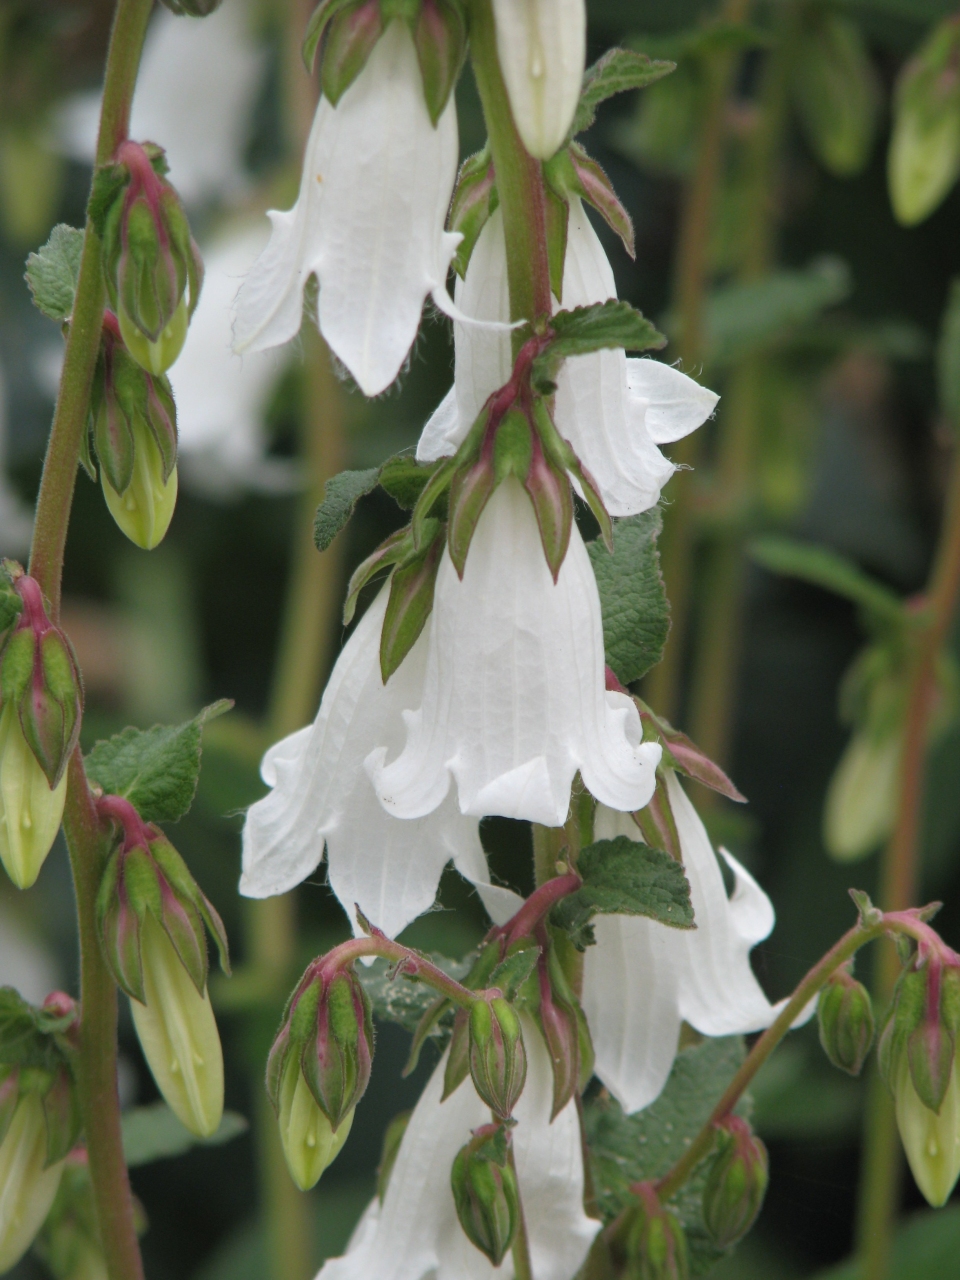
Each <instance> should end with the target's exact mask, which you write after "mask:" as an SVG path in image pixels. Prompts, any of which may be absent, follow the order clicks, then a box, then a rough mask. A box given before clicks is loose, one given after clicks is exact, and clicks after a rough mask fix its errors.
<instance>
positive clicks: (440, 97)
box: [413, 0, 467, 126]
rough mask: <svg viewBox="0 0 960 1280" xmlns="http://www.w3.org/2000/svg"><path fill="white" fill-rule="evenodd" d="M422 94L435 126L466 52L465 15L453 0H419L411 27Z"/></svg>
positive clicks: (453, 85) (448, 97) (458, 73)
mask: <svg viewBox="0 0 960 1280" xmlns="http://www.w3.org/2000/svg"><path fill="white" fill-rule="evenodd" d="M413 43H414V45H415V46H416V50H417V61H418V62H419V64H420V76H421V79H422V81H423V96H424V98H425V100H426V104H427V114H428V115H429V116H430V122H431V124H433V125H434V126H436V124H437V121H438V120H439V119H440V116H441V115H442V114H443V110H444V108H445V107H446V105H447V103H448V102H449V100H450V95H451V93H453V90H454V87H455V85H456V83H457V79H458V78H459V75H460V70H461V68H462V67H463V60H464V58H465V57H466V53H467V21H466V16H465V15H464V12H463V10H462V8H461V6H460V4H459V3H457V2H456V0H423V3H422V4H421V6H420V14H419V17H418V19H417V22H416V25H415V26H414V28H413Z"/></svg>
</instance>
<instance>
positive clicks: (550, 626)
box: [367, 478, 660, 826]
mask: <svg viewBox="0 0 960 1280" xmlns="http://www.w3.org/2000/svg"><path fill="white" fill-rule="evenodd" d="M408 706H410V707H411V708H412V709H411V710H408V711H406V712H405V716H404V718H405V720H406V724H407V738H406V744H405V746H404V749H403V751H402V752H401V753H400V754H399V756H398V757H397V758H396V759H394V760H392V762H390V763H387V761H388V759H389V757H390V751H389V749H388V748H386V747H383V746H381V747H380V748H378V749H377V750H376V751H373V752H372V753H371V755H370V756H369V758H368V761H367V765H368V768H369V770H370V774H371V776H372V777H373V779H374V782H375V784H376V788H377V794H378V795H379V797H380V800H381V802H382V804H383V805H384V807H385V808H386V809H387V810H388V811H389V812H390V813H393V814H395V815H396V816H398V817H403V818H417V817H422V816H423V815H425V814H428V813H432V812H433V811H434V810H435V809H436V808H437V807H438V806H439V805H440V804H441V803H443V802H444V800H445V798H446V797H447V794H448V791H449V788H450V783H451V780H454V779H455V780H456V785H457V791H458V794H459V802H460V810H461V812H463V813H469V814H474V815H476V816H477V817H480V816H483V815H485V814H500V815H502V816H504V817H508V818H526V819H529V820H530V821H532V822H543V823H545V824H547V825H548V826H561V825H562V824H563V822H564V821H565V820H566V816H567V809H568V806H569V802H570V785H571V783H572V781H573V777H574V774H575V773H576V772H577V770H578V769H579V770H580V773H581V774H582V776H583V780H584V783H585V784H586V786H587V787H588V788H589V790H590V791H591V792H592V794H593V795H595V796H596V797H597V799H598V800H600V801H601V802H602V803H603V804H607V805H609V806H610V807H611V808H615V809H621V810H633V809H637V808H642V806H643V805H645V804H647V802H648V801H649V799H650V796H651V795H652V793H653V787H654V780H655V770H656V766H657V764H658V762H659V760H660V747H659V746H658V745H655V744H651V743H646V744H645V743H642V742H641V729H640V719H639V715H638V713H637V710H636V707H635V705H634V703H633V702H632V701H631V699H629V698H628V697H626V696H625V695H623V694H619V693H608V692H606V690H605V687H604V654H603V629H602V625H601V619H600V598H599V595H598V593H597V585H596V581H595V580H594V576H593V570H592V568H591V565H590V559H589V557H588V556H587V553H586V549H585V547H584V545H583V540H582V539H581V537H580V535H579V533H578V531H577V529H576V527H575V526H574V529H573V531H572V535H571V539H570V548H569V550H568V552H567V556H566V559H565V560H564V562H563V565H562V566H561V569H560V573H559V576H558V578H557V581H556V583H554V581H553V578H552V577H551V574H550V570H549V569H548V568H547V564H546V561H545V559H544V556H543V550H542V547H541V545H540V534H539V530H538V528H537V523H536V519H535V516H534V513H533V508H532V506H531V504H530V501H529V499H528V498H527V496H526V494H525V493H524V491H523V490H522V489H521V487H520V485H519V483H518V482H517V481H516V480H515V479H513V478H509V479H507V480H505V481H504V482H503V483H502V484H501V485H500V486H499V487H498V488H497V489H496V490H495V492H494V494H493V496H492V497H491V498H490V501H489V502H488V504H487V506H486V508H485V509H484V512H483V514H482V515H481V517H480V520H479V523H478V525H477V530H476V533H475V534H474V538H473V542H472V544H471V547H470V554H469V555H468V556H467V562H466V568H465V571H464V575H463V580H462V581H461V580H460V579H459V578H458V576H457V572H456V569H455V568H454V566H453V564H452V562H451V560H450V557H449V555H448V554H447V553H446V552H445V553H444V559H443V562H442V564H441V566H440V570H439V573H438V575H437V584H436V591H435V595H434V606H433V614H432V616H431V621H430V628H429V637H428V650H427V658H426V673H425V677H424V682H423V696H422V699H420V700H419V702H413V703H410V704H408Z"/></svg>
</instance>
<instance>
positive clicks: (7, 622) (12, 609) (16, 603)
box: [0, 560, 23, 635]
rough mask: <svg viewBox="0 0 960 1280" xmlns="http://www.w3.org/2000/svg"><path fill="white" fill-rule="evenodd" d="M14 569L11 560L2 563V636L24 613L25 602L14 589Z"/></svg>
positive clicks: (0, 617) (0, 630)
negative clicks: (11, 572) (12, 572)
mask: <svg viewBox="0 0 960 1280" xmlns="http://www.w3.org/2000/svg"><path fill="white" fill-rule="evenodd" d="M12 568H13V562H12V561H10V560H4V561H3V562H2V563H0V635H2V633H3V632H4V631H7V630H9V628H10V627H12V626H13V624H14V623H15V622H16V620H17V619H18V618H19V617H20V614H21V613H22V611H23V601H22V600H21V599H20V597H19V596H18V595H17V593H16V591H14V589H13V581H12V579H11V577H10V570H11V569H12Z"/></svg>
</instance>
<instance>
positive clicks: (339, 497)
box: [313, 467, 380, 551]
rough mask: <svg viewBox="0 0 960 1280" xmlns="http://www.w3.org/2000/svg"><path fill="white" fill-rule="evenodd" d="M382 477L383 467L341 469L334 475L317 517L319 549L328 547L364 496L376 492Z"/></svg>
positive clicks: (325, 491) (314, 529)
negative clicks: (355, 469) (356, 469)
mask: <svg viewBox="0 0 960 1280" xmlns="http://www.w3.org/2000/svg"><path fill="white" fill-rule="evenodd" d="M379 479H380V468H379V467H367V468H366V470H364V471H341V472H340V474H339V475H335V476H331V477H330V479H329V480H328V481H327V483H326V485H325V486H324V490H323V501H322V502H321V503H320V505H319V507H317V514H316V516H315V517H314V521H313V540H314V542H315V543H316V544H317V550H318V551H326V549H327V547H329V545H330V543H331V542H332V541H333V540H334V538H335V537H336V536H337V534H338V533H339V532H340V530H341V529H342V528H343V527H344V525H345V524H346V523H347V521H348V520H349V519H350V517H351V516H352V515H353V512H354V508H355V507H356V505H357V503H358V502H359V501H360V499H361V498H363V497H365V496H366V495H367V494H368V493H372V492H373V490H374V489H375V488H376V487H377V482H378V480H379Z"/></svg>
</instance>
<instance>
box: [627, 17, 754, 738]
mask: <svg viewBox="0 0 960 1280" xmlns="http://www.w3.org/2000/svg"><path fill="white" fill-rule="evenodd" d="M749 12H750V0H726V2H725V4H724V7H723V11H722V15H721V17H722V21H724V22H735V23H738V22H744V21H745V20H746V18H747V16H748V14H749ZM738 66H739V57H738V55H737V54H736V52H735V51H734V50H732V49H725V50H723V51H722V52H719V53H717V54H716V55H715V57H714V58H713V60H712V62H711V64H710V67H709V71H708V75H709V80H708V86H707V92H706V94H705V95H704V111H703V126H702V132H701V135H700V145H699V148H698V150H697V160H696V165H695V168H694V171H693V174H692V176H691V179H690V181H689V183H688V184H687V188H686V193H685V199H684V203H683V212H682V216H681V223H680V235H679V240H678V244H677V263H676V285H675V295H676V308H677V314H678V316H679V320H680V342H679V355H680V361H681V364H682V365H683V368H684V369H685V370H686V371H687V372H688V373H690V374H692V375H696V374H697V373H698V371H699V369H700V365H701V362H702V360H703V351H704V341H703V310H704V303H705V301H706V292H707V279H708V266H709V254H708V250H709V244H710V234H711V231H712V229H713V220H714V209H715V206H716V200H717V192H718V190H719V187H720V176H721V173H722V164H721V161H722V158H723V146H724V142H725V139H726V133H727V120H726V106H727V100H728V98H729V97H730V92H731V89H732V87H733V81H734V76H735V74H736V70H737V67H738ZM702 452H703V433H702V432H700V431H694V432H693V433H692V434H691V435H688V436H686V437H685V438H684V439H683V440H680V441H679V442H678V443H677V447H676V449H675V450H674V452H673V458H674V461H675V462H676V463H677V464H678V466H680V467H682V468H684V469H683V470H680V471H678V472H677V474H676V476H674V479H673V486H672V490H671V495H670V496H671V502H670V505H669V506H668V507H667V508H666V511H665V514H664V523H663V534H662V536H661V538H660V558H661V564H662V566H663V576H664V579H665V581H666V584H667V591H668V594H669V596H670V639H669V642H668V644H667V647H666V650H665V652H664V655H663V660H662V662H660V663H659V664H658V665H657V666H656V667H654V669H653V671H652V672H651V673H650V677H649V690H648V692H649V697H648V701H650V702H651V703H652V704H653V706H654V707H656V709H657V711H658V712H659V714H660V715H663V716H666V718H667V719H668V720H673V721H676V719H677V712H678V709H679V700H680V679H681V674H682V670H683V661H684V654H685V648H686V636H687V626H688V619H689V614H690V601H691V591H692V585H693V584H692V574H693V552H694V543H695V533H696V530H695V512H694V508H693V498H694V494H693V481H694V476H693V472H692V471H691V470H690V468H692V467H694V466H695V465H696V463H697V462H698V460H699V458H700V456H701V454H702Z"/></svg>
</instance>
